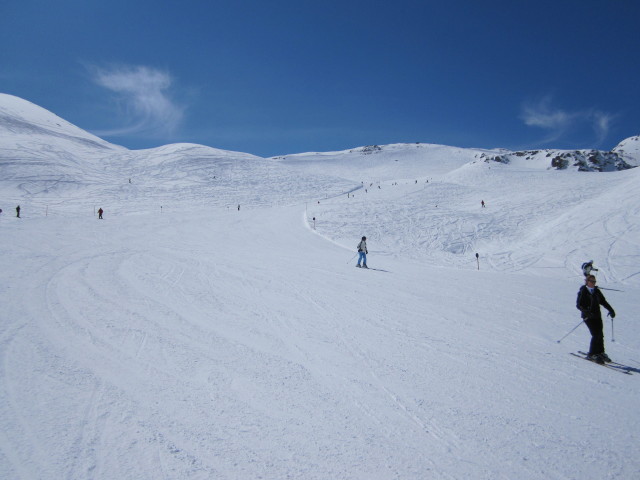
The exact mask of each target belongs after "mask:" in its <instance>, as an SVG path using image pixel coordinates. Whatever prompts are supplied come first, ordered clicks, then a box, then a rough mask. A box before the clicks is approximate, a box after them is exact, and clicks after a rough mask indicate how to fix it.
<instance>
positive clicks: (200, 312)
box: [0, 97, 640, 480]
mask: <svg viewBox="0 0 640 480" xmlns="http://www.w3.org/2000/svg"><path fill="white" fill-rule="evenodd" d="M12 98H13V97H12ZM11 101H12V102H15V101H14V100H11ZM11 101H9V99H7V98H5V99H4V102H5V103H4V108H5V110H4V111H3V110H2V109H0V113H3V112H4V115H5V120H4V124H2V125H3V126H4V130H2V128H1V127H0V208H2V209H3V213H1V214H0V238H1V241H2V251H1V254H0V295H1V298H2V306H1V308H0V358H1V360H2V363H1V368H0V478H2V479H23V480H27V479H28V480H32V479H258V478H262V479H285V478H292V479H336V480H337V479H492V480H494V479H509V480H511V479H522V480H526V479H545V480H547V479H634V478H638V477H637V476H638V472H640V456H639V455H638V451H639V447H640V438H639V437H640V413H639V409H638V399H639V398H640V323H639V320H640V318H639V317H638V313H637V312H638V311H640V275H639V273H640V222H639V220H640V213H639V212H640V197H638V195H637V191H638V187H639V186H640V176H639V175H640V169H632V170H628V171H623V172H611V173H580V172H576V171H563V172H558V171H554V170H548V169H547V168H546V166H543V165H531V164H526V163H523V164H521V165H501V164H488V163H485V162H483V161H480V160H478V158H477V155H478V153H479V152H480V150H473V151H466V150H463V149H453V148H448V147H439V146H432V145H392V146H386V147H383V148H382V150H381V151H377V152H374V153H370V154H363V152H361V151H356V150H354V151H352V152H333V153H331V154H306V155H295V156H289V157H283V158H277V159H261V158H257V157H252V156H250V155H246V154H237V153H233V152H223V151H220V150H215V149H210V148H208V147H202V146H195V145H175V146H167V147H162V148H160V149H154V150H147V151H129V150H126V149H123V148H121V147H115V146H112V145H110V144H107V143H106V142H104V143H101V141H98V140H91V142H95V144H89V143H87V142H88V140H87V141H80V140H78V138H84V137H82V135H81V134H79V133H78V132H77V131H76V130H73V129H72V128H71V127H68V129H67V130H65V131H60V132H54V133H58V135H52V134H51V131H50V130H47V128H49V127H47V125H50V124H51V122H52V121H53V122H54V123H55V121H54V120H51V117H50V115H51V114H49V113H48V112H46V113H45V112H42V111H40V110H37V109H36V110H35V111H34V112H31V113H26V114H19V112H18V110H19V109H18V108H17V107H16V105H14V104H12V103H11ZM15 103H16V104H17V105H18V106H19V105H22V104H21V103H20V102H15ZM7 105H8V106H7ZM17 112H18V113H17ZM20 115H22V116H20ZM56 118H57V117H56ZM7 119H12V121H11V122H10V121H9V120H7ZM16 119H20V120H22V121H23V122H26V123H24V124H22V125H21V126H20V128H18V127H17V125H18V123H19V122H18V121H17V120H16ZM47 122H49V123H47ZM62 122H63V121H62ZM0 124H1V122H0ZM35 124H37V125H44V126H45V127H46V128H45V127H43V130H41V131H37V132H36V131H35V130H33V129H31V130H30V131H29V129H28V128H26V127H25V125H35ZM7 125H9V126H7ZM58 127H59V128H60V129H63V130H64V128H66V127H65V125H64V123H61V124H60V125H58ZM73 128H75V127H73ZM17 130H19V131H17ZM86 135H88V134H86ZM87 138H90V137H87ZM87 138H85V140H86V139H87ZM24 165H27V167H24ZM47 171H49V172H56V173H49V174H47V173H46V172H47ZM129 179H131V183H129ZM481 200H484V201H485V202H486V208H482V207H481V204H480V201H481ZM17 204H20V205H21V207H22V211H21V217H22V218H20V219H18V218H16V217H15V210H14V208H15V206H16V205H17ZM238 205H240V209H238ZM99 207H102V208H103V209H104V210H105V213H104V220H98V219H97V218H96V214H95V210H97V208H99ZM314 217H315V221H314V220H313V219H314ZM362 235H366V236H367V241H368V246H369V258H368V264H369V266H370V267H372V269H371V270H368V271H365V270H362V269H357V268H354V266H355V262H356V259H355V257H354V254H355V253H356V252H355V246H356V244H357V243H358V241H359V240H360V237H361V236H362ZM476 253H479V262H478V261H477V260H476V257H475V254H476ZM591 259H593V260H594V264H595V266H596V267H597V268H599V272H597V274H598V280H599V284H600V286H601V287H605V288H607V289H608V290H603V292H604V293H605V295H606V297H607V299H608V301H609V302H610V303H611V305H612V306H613V307H614V308H615V310H616V313H617V316H616V318H615V320H614V324H613V328H615V330H612V323H611V320H610V319H609V318H606V317H605V318H606V320H605V337H606V344H607V351H608V353H609V355H610V356H611V357H612V358H613V359H614V360H616V361H619V362H621V363H623V364H625V365H627V366H628V367H629V370H630V372H631V375H627V374H624V373H620V372H616V371H614V370H612V369H608V368H605V367H602V366H598V365H596V364H593V363H589V362H586V361H584V360H581V359H578V358H575V357H573V356H571V355H569V353H570V352H573V351H578V350H586V349H587V348H588V343H589V334H588V331H587V329H586V327H585V326H584V325H580V326H578V328H577V329H576V330H575V331H573V332H572V333H570V334H569V335H568V336H566V338H564V339H563V340H562V342H560V343H558V340H559V339H561V338H562V337H564V336H565V335H566V334H567V333H568V332H569V331H570V330H571V329H572V328H574V327H576V325H578V323H579V322H580V317H579V315H578V313H579V312H578V311H577V310H576V308H575V299H576V293H577V291H578V288H579V287H580V285H581V284H582V274H581V272H580V265H581V263H582V262H583V261H585V260H591ZM478 266H479V267H480V268H479V269H478ZM603 312H604V310H603ZM604 313H606V312H604ZM614 339H615V341H614Z"/></svg>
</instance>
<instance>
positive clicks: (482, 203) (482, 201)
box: [480, 200, 484, 208]
mask: <svg viewBox="0 0 640 480" xmlns="http://www.w3.org/2000/svg"><path fill="white" fill-rule="evenodd" d="M480 205H482V208H484V200H481V201H480Z"/></svg>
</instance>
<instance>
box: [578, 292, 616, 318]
mask: <svg viewBox="0 0 640 480" xmlns="http://www.w3.org/2000/svg"><path fill="white" fill-rule="evenodd" d="M600 305H602V306H603V307H604V308H606V309H607V311H608V312H609V313H610V314H611V316H612V317H614V316H615V315H616V314H615V312H614V311H613V308H612V307H611V305H609V303H608V302H607V299H606V298H604V294H603V293H602V291H601V290H600V289H599V288H598V287H595V288H594V289H593V294H592V293H591V292H589V289H588V288H587V286H586V285H583V286H582V287H580V290H578V299H577V301H576V308H577V309H578V310H580V312H581V316H582V318H583V319H585V320H586V319H589V318H602V315H601V314H600Z"/></svg>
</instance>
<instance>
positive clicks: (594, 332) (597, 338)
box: [584, 317, 604, 355]
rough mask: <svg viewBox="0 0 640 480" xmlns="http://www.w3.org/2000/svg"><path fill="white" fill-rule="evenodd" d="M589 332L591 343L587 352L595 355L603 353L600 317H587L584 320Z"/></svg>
mask: <svg viewBox="0 0 640 480" xmlns="http://www.w3.org/2000/svg"><path fill="white" fill-rule="evenodd" d="M584 323H586V324H587V327H588V328H589V332H590V333H591V344H590V345H589V353H590V354H591V355H597V354H599V353H604V334H603V333H602V329H603V326H602V317H594V318H589V319H586V320H585V321H584Z"/></svg>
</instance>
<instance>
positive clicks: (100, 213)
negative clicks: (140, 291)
mask: <svg viewBox="0 0 640 480" xmlns="http://www.w3.org/2000/svg"><path fill="white" fill-rule="evenodd" d="M103 213H104V210H102V207H101V208H100V209H99V210H98V219H99V220H102V214H103Z"/></svg>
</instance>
